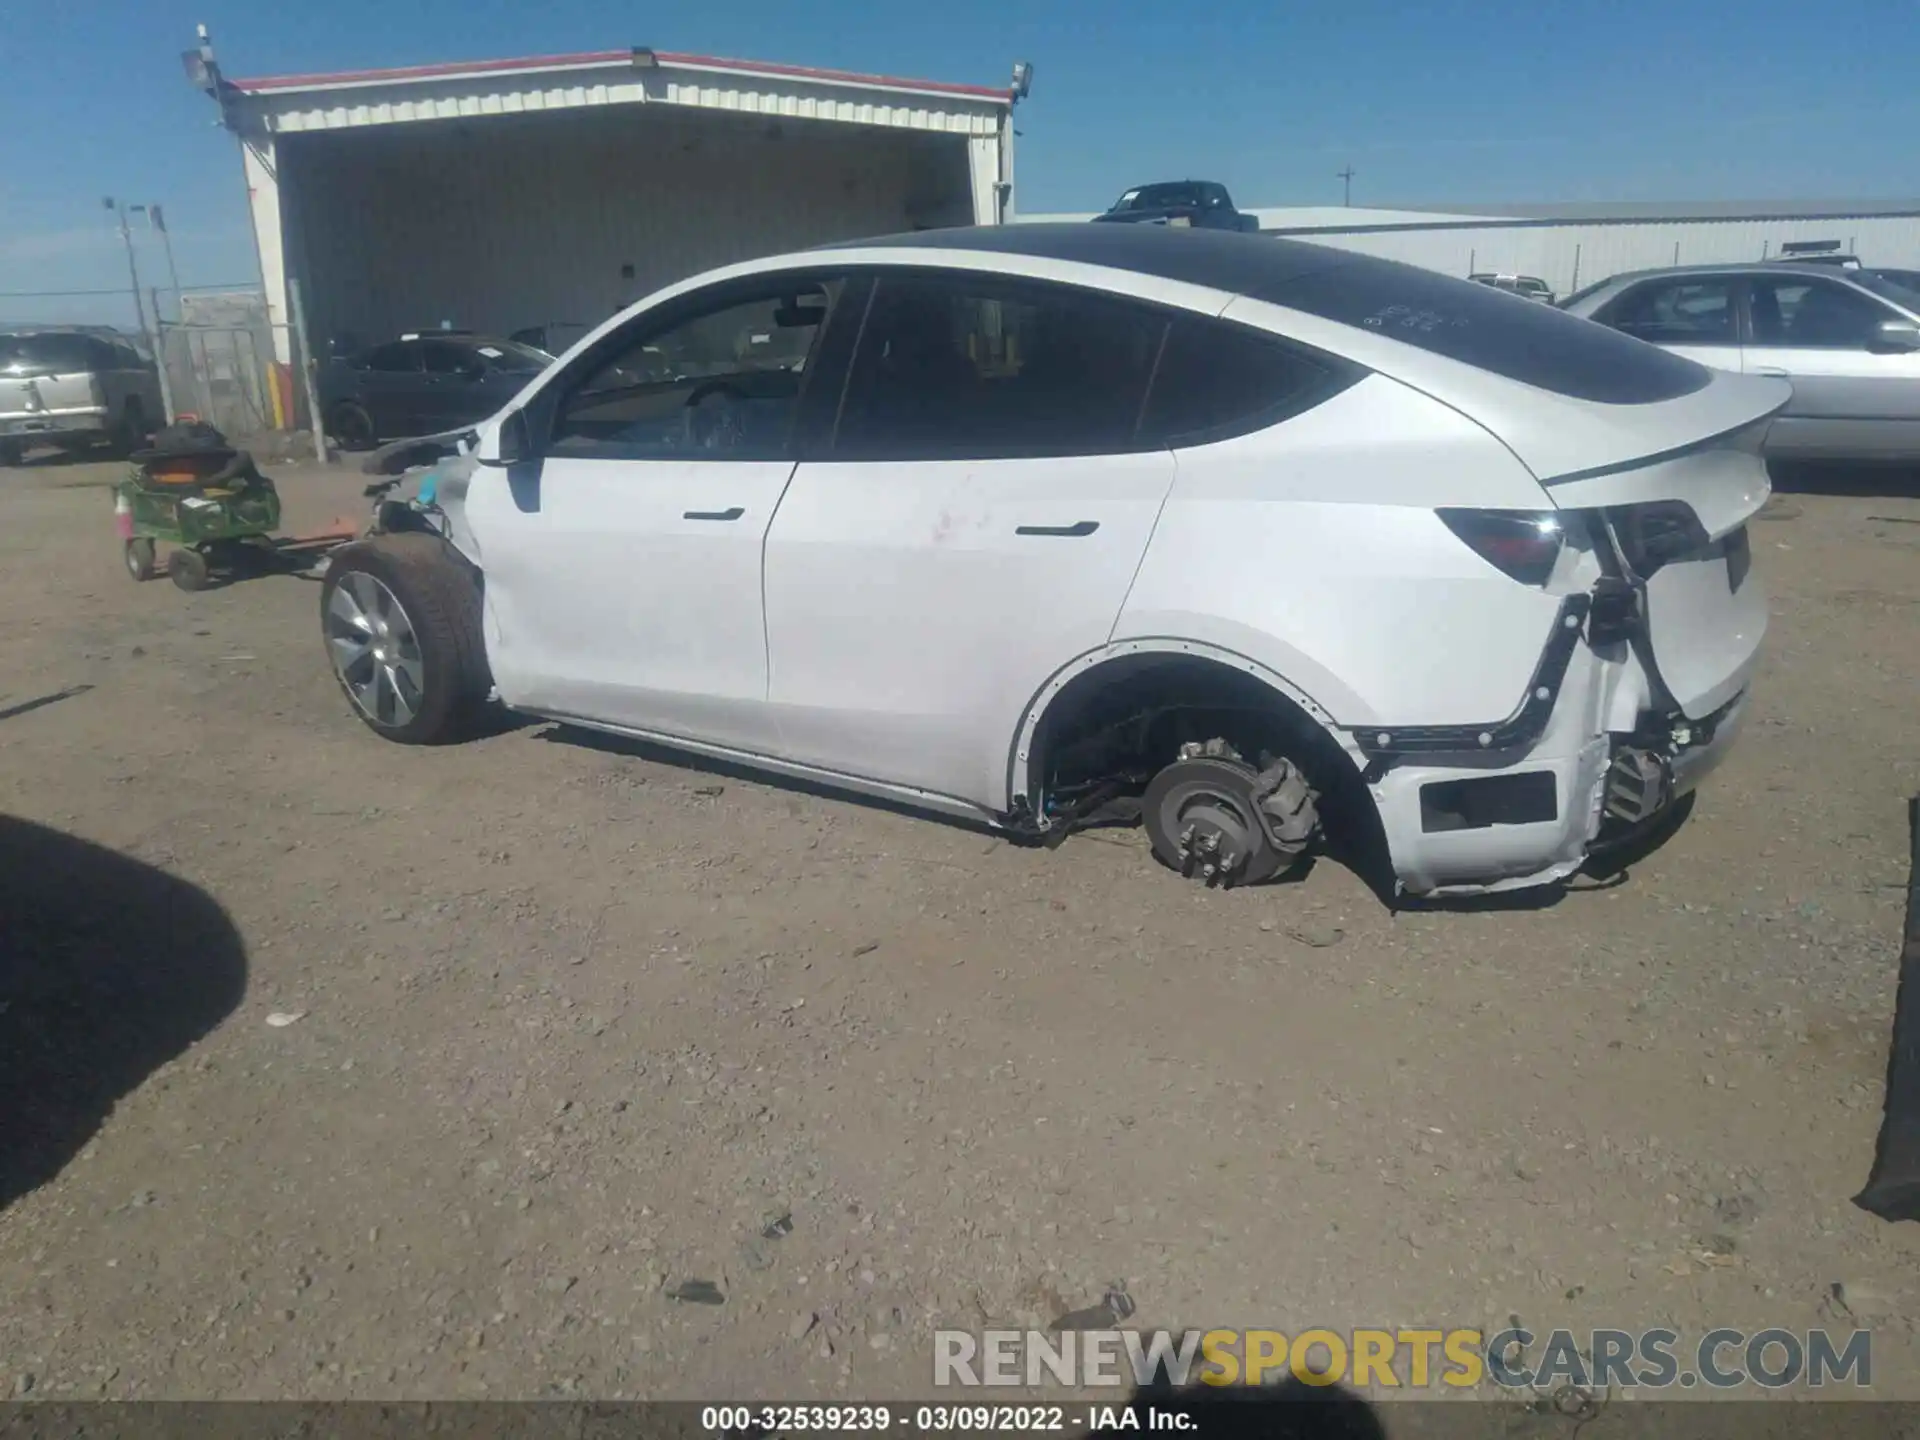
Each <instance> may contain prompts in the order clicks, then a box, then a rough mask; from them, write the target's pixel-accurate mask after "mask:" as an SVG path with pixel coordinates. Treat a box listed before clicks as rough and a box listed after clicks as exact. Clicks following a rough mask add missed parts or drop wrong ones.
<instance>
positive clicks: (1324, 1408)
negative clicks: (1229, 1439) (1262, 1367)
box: [1130, 1379, 1387, 1440]
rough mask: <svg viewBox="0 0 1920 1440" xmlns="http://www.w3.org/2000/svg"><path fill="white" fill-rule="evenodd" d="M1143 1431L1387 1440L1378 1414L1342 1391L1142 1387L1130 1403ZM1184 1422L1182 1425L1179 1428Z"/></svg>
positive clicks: (1294, 1386)
mask: <svg viewBox="0 0 1920 1440" xmlns="http://www.w3.org/2000/svg"><path fill="white" fill-rule="evenodd" d="M1130 1403H1131V1404H1132V1406H1133V1408H1134V1410H1135V1412H1136V1414H1137V1415H1139V1417H1140V1425H1139V1428H1140V1429H1141V1430H1143V1431H1145V1430H1166V1431H1169V1432H1172V1431H1184V1432H1185V1433H1187V1434H1191V1435H1206V1436H1214V1437H1218V1436H1242V1435H1247V1436H1253V1435H1258V1436H1269V1437H1272V1440H1386V1435H1387V1431H1386V1427H1385V1426H1384V1425H1383V1424H1382V1423H1381V1420H1380V1416H1379V1414H1378V1413H1377V1412H1376V1411H1375V1409H1374V1407H1373V1406H1372V1405H1370V1404H1369V1403H1368V1402H1367V1401H1366V1400H1365V1399H1363V1398H1362V1397H1361V1396H1360V1395H1358V1394H1356V1393H1355V1392H1354V1391H1352V1390H1349V1389H1347V1388H1346V1387H1345V1386H1342V1385H1308V1384H1306V1383H1305V1382H1303V1381H1300V1380H1294V1379H1289V1380H1287V1381H1286V1382H1285V1383H1284V1384H1280V1385H1257V1386H1256V1385H1220V1386H1215V1385H1206V1384H1196V1385H1189V1386H1186V1387H1185V1388H1184V1389H1174V1388H1172V1387H1170V1386H1169V1387H1165V1388H1162V1387H1158V1386H1143V1387H1141V1388H1140V1389H1138V1390H1136V1391H1135V1392H1134V1394H1133V1397H1132V1400H1131V1402H1130ZM1183 1420H1184V1422H1185V1423H1184V1424H1182V1423H1181V1422H1182V1421H1183Z"/></svg>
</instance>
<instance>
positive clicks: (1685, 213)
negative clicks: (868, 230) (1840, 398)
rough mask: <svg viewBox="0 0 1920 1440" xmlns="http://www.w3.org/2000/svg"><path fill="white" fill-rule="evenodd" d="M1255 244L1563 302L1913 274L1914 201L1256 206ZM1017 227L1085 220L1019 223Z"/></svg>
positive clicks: (1918, 243) (1918, 226)
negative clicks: (1722, 275)
mask: <svg viewBox="0 0 1920 1440" xmlns="http://www.w3.org/2000/svg"><path fill="white" fill-rule="evenodd" d="M1251 213H1252V214H1254V215H1256V216H1258V217H1259V220H1260V229H1261V231H1262V233H1264V234H1268V235H1290V236H1293V237H1294V238H1296V239H1300V240H1311V241H1314V242H1316V243H1318V244H1321V245H1335V246H1339V247H1340V248H1341V249H1345V250H1359V251H1363V252H1365V253H1366V254H1368V255H1380V256H1384V257H1385V258H1387V259H1389V260H1404V261H1406V262H1407V263H1409V264H1412V265H1420V266H1424V267H1425V268H1426V269H1429V270H1438V271H1441V272H1442V273H1444V274H1448V275H1470V274H1472V273H1474V272H1475V271H1488V270H1491V271H1498V272H1504V273H1506V274H1513V275H1535V276H1538V277H1539V278H1540V279H1542V280H1545V281H1546V282H1547V283H1548V284H1549V285H1551V286H1552V287H1553V289H1554V291H1555V293H1556V294H1559V295H1567V294H1570V293H1571V292H1572V291H1574V290H1577V289H1579V288H1580V287H1581V286H1583V285H1591V284H1593V283H1595V282H1596V281H1599V280H1605V279H1607V278H1608V277H1609V276H1613V275H1618V274H1620V273H1622V272H1623V271H1627V270H1647V269H1653V268H1655V267H1658V266H1662V265H1696V264H1712V263H1718V262H1721V261H1750V260H1764V259H1766V258H1768V257H1769V256H1775V255H1778V254H1779V253H1780V247H1781V246H1782V245H1783V244H1789V243H1792V242H1794V241H1807V240H1837V241H1838V242H1840V244H1841V245H1842V246H1843V247H1844V248H1846V249H1847V250H1850V251H1852V252H1853V253H1855V254H1857V255H1859V256H1861V257H1862V258H1863V259H1864V260H1866V261H1867V263H1869V264H1875V265H1891V266H1899V267H1902V268H1920V200H1900V201H1889V200H1875V201H1828V202H1796V201H1758V202H1746V203H1738V202H1724V201H1706V202H1699V203H1681V202H1661V203H1648V204H1570V205H1521V206H1507V207H1502V208H1500V209H1497V210H1496V209H1488V210H1481V209H1476V208H1471V207H1470V208H1465V209H1455V210H1447V211H1434V210H1388V209H1362V208H1360V207H1357V206H1356V207H1353V208H1351V209H1349V208H1346V207H1343V206H1311V207H1303V206H1296V207H1287V206H1280V207H1268V208H1264V209H1257V210H1254V211H1252V212H1251ZM1019 218H1020V219H1022V220H1036V221H1037V220H1065V219H1075V220H1080V219H1091V218H1092V216H1091V215H1072V216H1067V215H1023V216H1020V217H1019Z"/></svg>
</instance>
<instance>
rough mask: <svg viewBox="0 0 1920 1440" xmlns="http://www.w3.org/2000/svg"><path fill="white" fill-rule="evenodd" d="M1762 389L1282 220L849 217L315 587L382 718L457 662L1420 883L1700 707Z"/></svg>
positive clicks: (626, 726)
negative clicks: (867, 226) (417, 522)
mask: <svg viewBox="0 0 1920 1440" xmlns="http://www.w3.org/2000/svg"><path fill="white" fill-rule="evenodd" d="M1788 393H1789V391H1788V387H1787V386H1786V385H1785V384H1783V383H1781V382H1779V381H1776V380H1766V379H1758V378H1753V377H1743V376H1739V375H1731V374H1725V373H1721V372H1716V371H1712V370H1709V369H1707V368H1705V367H1703V366H1700V365H1697V364H1695V363H1693V362H1692V361H1690V360H1687V359H1684V358H1681V357H1678V356H1674V355H1670V354H1667V353H1665V352H1663V351H1661V350H1658V349H1656V348H1654V347H1653V346H1650V345H1646V344H1642V343H1641V342H1639V341H1637V340H1633V339H1630V338H1628V337H1626V336H1624V335H1620V334H1617V333H1615V332H1613V331H1610V330H1608V329H1606V328H1604V327H1602V326H1599V325H1595V324H1592V323H1590V322H1588V321H1585V320H1580V319H1576V318H1574V317H1573V316H1570V315H1566V314H1562V313H1560V312H1558V311H1556V310H1553V309H1551V308H1550V307H1547V306H1544V305H1538V304H1534V303H1532V302H1530V301H1528V300H1525V299H1522V298H1519V297H1517V296H1513V295H1508V294H1504V293H1502V292H1500V291H1498V290H1492V289H1489V288H1487V287H1485V286H1482V285H1474V284H1469V283H1467V282H1466V281H1462V280H1454V279H1449V278H1447V277H1444V276H1440V275H1436V274H1432V273H1430V272H1427V271H1423V270H1418V269H1413V268H1410V267H1407V266H1403V265H1397V264H1393V263H1389V262H1386V261H1381V260H1375V259H1371V258H1368V257H1365V256H1360V255H1354V254H1348V253H1343V252H1340V251H1335V250H1330V249H1325V248H1322V247H1319V246H1315V245H1309V244H1300V243H1292V242H1287V241H1277V240H1272V239H1266V238H1262V237H1259V236H1252V235H1238V234H1227V233H1213V232H1206V231H1180V230H1168V229H1161V228H1158V227H1150V226H1133V225H1124V226H1123V225H1019V226H1006V227H996V228H980V229H968V230H951V231H933V232H925V233H921V234H915V235H911V236H902V237H898V238H891V239H882V240H872V241H862V242H859V243H857V244H851V245H844V246H835V247H830V248H825V249H819V250H813V251H808V252H805V253H800V254H792V255H783V256H779V257H776V258H772V259H766V260H757V261H753V262H750V263H747V264H740V265H733V266H730V267H728V268H726V269H723V270H717V271H714V272H712V273H710V274H706V275H702V276H699V277H697V278H695V279H691V280H687V281H684V282H682V283H680V284H677V285H674V286H672V287H670V288H669V289H666V290H663V291H661V292H660V293H658V294H656V295H653V296H650V297H649V298H647V299H646V300H643V301H641V302H640V303H639V304H637V305H634V306H633V307H632V308H630V309H628V310H626V311H624V312H623V313H621V314H620V315H618V316H616V317H615V318H613V319H612V320H610V321H608V322H607V323H606V324H604V325H602V326H601V327H600V328H599V329H597V330H596V331H594V332H593V333H591V334H589V335H588V336H586V337H585V338H584V339H582V340H581V341H580V342H579V343H578V344H576V345H575V346H574V347H573V348H572V349H571V350H570V351H569V352H568V353H567V354H566V355H565V356H563V357H562V359H561V360H560V362H559V363H558V364H556V365H554V366H553V367H551V368H550V369H549V370H547V371H546V372H545V373H543V374H542V375H540V376H539V377H538V378H537V379H535V380H534V381H532V382H531V383H530V384H529V385H528V386H527V388H526V389H525V390H524V391H523V392H522V393H521V394H520V395H519V396H518V397H516V398H515V399H514V400H513V401H512V402H511V403H510V404H509V405H508V406H507V407H506V409H504V410H503V411H502V412H501V413H500V414H498V415H496V416H494V417H493V418H492V419H490V420H488V421H487V422H485V423H484V424H482V425H480V426H479V427H478V428H477V429H476V430H475V431H473V432H471V433H469V434H467V435H466V436H464V437H449V438H448V443H449V444H450V445H451V447H452V448H453V449H455V450H457V451H458V455H457V456H456V458H455V459H453V460H452V461H451V462H449V463H448V464H446V465H445V466H443V467H442V472H441V475H440V478H439V480H438V496H437V509H436V510H435V511H433V512H432V514H431V515H430V517H429V518H430V520H431V524H430V525H423V526H422V528H423V529H430V530H433V531H434V532H435V533H421V534H407V533H402V534H395V535H389V536H385V537H382V538H378V539H375V540H371V541H367V542H363V543H360V544H357V545H354V546H350V547H348V548H346V549H344V550H342V551H340V552H338V553H337V554H336V556H335V559H334V562H333V564H332V566H331V569H330V572H329V574H328V577H327V581H326V584H325V586H324V588H323V594H322V599H321V612H322V621H323V624H324V627H325V633H326V639H327V648H328V652H329V654H330V656H331V659H332V663H333V665H334V668H335V671H336V673H337V674H338V676H339V679H340V682H341V685H342V687H343V688H344V690H345V691H346V693H347V695H348V697H349V698H350V699H351V701H352V703H353V705H354V707H355V708H356V710H357V711H358V713H359V714H360V716H361V718H362V719H364V720H365V721H366V723H367V724H368V725H370V726H371V727H372V728H373V729H375V730H376V731H378V732H380V733H381V734H383V735H386V736H389V737H390V738H393V739H395V740H400V741H408V742H432V741H440V740H444V739H449V738H453V737H455V736H456V735H458V734H460V733H461V732H462V731H463V729H464V727H466V726H467V724H468V723H469V722H470V721H471V719H472V718H473V717H474V715H475V713H476V712H477V711H478V710H479V709H480V708H481V707H482V706H484V705H485V704H486V703H487V701H488V697H489V695H490V693H491V694H493V695H495V696H497V699H498V702H499V703H501V704H503V705H505V706H507V707H510V708H511V709H513V710H516V711H522V712H526V713H529V714H533V715H539V716H545V717H549V718H552V719H555V720H560V721H565V722H569V723H572V724H577V725H582V726H590V727H595V728H598V729H602V730H607V731H612V732H615V733H617V734H621V735H628V736H633V737H639V738H644V739H648V740H652V741H656V742H660V743H664V744H666V745H668V746H673V747H678V748H680V749H682V750H684V751H689V752H695V753H698V754H701V755H705V756H710V757H722V758H725V759H728V760H732V761H736V762H740V763H743V764H747V765H750V766H755V767H759V768H761V769H763V770H766V771H769V772H774V773H780V774H786V775H793V776H799V777H804V778H808V779H811V780H815V781H820V782H825V783H829V784H832V785H836V786H840V787H844V788H846V789H849V790H852V791H856V792H865V793H868V794H872V795H878V796H884V797H889V798H891V799H893V800H896V801H905V802H909V803H912V804H915V805H919V806H924V807H926V808H927V809H930V810H934V811H941V812H946V813H949V814H959V815H964V816H971V817H974V818H977V819H980V820H983V821H985V822H986V823H988V824H991V825H994V826H997V827H1001V828H1004V829H1007V830H1010V831H1013V832H1015V833H1016V834H1019V835H1024V836H1028V837H1033V838H1039V837H1057V836H1059V835H1062V834H1064V833H1066V832H1067V831H1068V830H1070V829H1072V828H1073V827H1075V826H1076V825H1080V824H1084V823H1088V822H1089V821H1090V820H1091V819H1093V818H1095V817H1111V816H1112V815H1113V814H1114V813H1115V812H1116V810H1118V809H1124V808H1126V807H1131V809H1132V810H1133V811H1135V812H1137V813H1138V814H1139V816H1140V818H1141V819H1142V820H1143V821H1144V823H1145V826H1146V828H1147V831H1148V834H1149V837H1150V839H1151V842H1152V846H1153V849H1154V852H1155V854H1156V855H1157V856H1158V857H1159V858H1160V859H1161V860H1162V861H1164V862H1166V863H1167V864H1168V865H1170V866H1172V867H1174V868H1176V869H1178V870H1180V871H1182V872H1184V873H1186V874H1187V875H1190V876H1193V877H1195V878H1197V879H1200V880H1203V881H1206V882H1208V883H1210V884H1214V885H1237V884H1248V883H1254V882H1257V881H1260V880H1263V879H1268V878H1271V877H1273V876H1276V875H1278V874H1279V873H1280V872H1282V871H1283V870H1285V869H1286V868H1288V867H1289V865H1291V864H1292V863H1293V862H1294V861H1295V860H1296V859H1298V858H1299V857H1300V856H1301V855H1302V854H1303V853H1304V852H1305V851H1306V850H1307V849H1308V848H1309V846H1310V844H1311V843H1312V840H1313V837H1314V835H1315V833H1316V831H1317V830H1318V828H1319V824H1320V819H1321V815H1322V812H1325V813H1326V818H1327V819H1328V820H1329V821H1331V820H1333V819H1334V814H1333V811H1334V810H1335V809H1336V808H1338V807H1341V806H1348V807H1353V810H1354V811H1357V812H1362V813H1357V814H1350V815H1349V816H1347V817H1346V818H1349V819H1354V820H1357V821H1358V822H1360V823H1361V824H1362V825H1364V827H1366V828H1367V829H1368V830H1369V831H1372V833H1375V834H1377V835H1379V836H1380V837H1383V839H1384V842H1385V849H1386V852H1387V854H1388V855H1389V857H1390V859H1391V864H1392V868H1393V871H1394V874H1395V875H1396V876H1397V880H1398V884H1399V886H1400V887H1401V888H1402V889H1403V890H1404V891H1406V892H1410V893H1413V894H1423V895H1424V894H1446V893H1471V892H1477V891H1485V890H1492V889H1502V888H1509V887H1514V886H1521V885H1530V884H1541V883H1547V882H1551V881H1554V880H1557V879H1560V878H1562V877H1564V876H1566V875H1568V874H1569V873H1571V872H1572V871H1573V870H1575V869H1577V868H1578V867H1579V866H1580V865H1581V863H1582V862H1583V860H1584V859H1585V858H1586V857H1587V855H1588V854H1589V853H1590V851H1591V850H1592V848H1593V847H1594V846H1595V845H1596V844H1597V843H1601V842H1603V841H1605V840H1606V839H1608V838H1610V837H1611V836H1612V835H1614V834H1615V833H1616V832H1622V831H1625V830H1628V829H1629V828H1630V827H1635V826H1641V825H1645V824H1647V823H1650V822H1651V821H1653V820H1654V819H1656V818H1657V817H1658V816H1659V815H1660V814H1662V812H1663V811H1665V809H1666V808H1667V807H1669V806H1671V805H1672V804H1673V803H1674V801H1675V800H1676V799H1677V798H1678V797H1680V796H1682V795H1684V794H1686V793H1688V792H1689V791H1690V790H1691V789H1692V788H1693V787H1694V786H1695V785H1696V784H1698V782H1699V781H1700V779H1701V777H1702V776H1704V775H1705V774H1706V773H1707V772H1708V771H1709V770H1710V769H1712V768H1713V766H1714V765H1715V764H1716V763H1717V762H1718V761H1719V760H1720V758H1721V757H1722V756H1723V755H1724V754H1725V752H1726V750H1727V747H1728V745H1729V743H1730V742H1731V740H1732V738H1733V736H1734V733H1735V730H1736V728H1737V726H1738V724H1739V721H1740V717H1741V711H1742V708H1743V706H1744V705H1745V703H1746V698H1747V692H1748V686H1749V681H1750V679H1751V677H1752V675H1753V673H1754V669H1755V665H1756V660H1757V656H1758V652H1759V648H1760V643H1761V637H1762V634H1763V632H1764V631H1765V629H1766V621H1767V607H1766V602H1765V599H1764V597H1763V595H1762V593H1761V589H1760V586H1759V584H1758V581H1757V579H1756V577H1755V576H1754V575H1753V574H1752V573H1751V571H1750V566H1749V558H1748V549H1747V538H1746V530H1745V526H1746V523H1747V521H1748V519H1749V518H1750V517H1751V516H1752V515H1753V514H1754V512H1755V511H1756V510H1757V509H1759V507H1760V506H1761V504H1762V503H1763V502H1764V501H1765V500H1766V498H1767V494H1768V484H1767V478H1766V472H1765V470H1764V468H1763V466H1762V464H1761V461H1760V458H1759V450H1758V445H1759V437H1760V434H1761V432H1762V431H1763V430H1764V428H1765V426H1766V423H1767V421H1768V419H1769V417H1771V416H1772V415H1773V414H1774V413H1775V412H1776V411H1777V410H1779V409H1780V407H1781V406H1782V405H1783V404H1784V403H1785V401H1786V400H1787V398H1788ZM1376 820H1377V826H1378V828H1377V831H1376V830H1373V827H1374V826H1375V823H1376Z"/></svg>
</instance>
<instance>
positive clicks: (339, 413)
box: [327, 400, 380, 450]
mask: <svg viewBox="0 0 1920 1440" xmlns="http://www.w3.org/2000/svg"><path fill="white" fill-rule="evenodd" d="M327 434H329V435H331V436H332V437H333V438H334V439H335V440H337V441H339V442H340V448H341V449H342V450H371V449H373V447H374V446H376V445H378V444H379V443H380V435H379V432H378V431H376V430H375V429H374V428H373V416H371V415H369V414H368V413H367V409H366V407H365V406H364V405H356V404H354V402H353V401H351V400H342V401H341V402H340V403H339V404H338V405H335V406H334V407H333V409H331V410H329V411H328V412H327Z"/></svg>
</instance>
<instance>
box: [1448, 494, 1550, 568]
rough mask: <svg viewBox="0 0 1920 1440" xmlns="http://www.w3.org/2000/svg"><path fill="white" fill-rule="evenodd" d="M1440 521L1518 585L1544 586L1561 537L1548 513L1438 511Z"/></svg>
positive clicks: (1547, 511)
mask: <svg viewBox="0 0 1920 1440" xmlns="http://www.w3.org/2000/svg"><path fill="white" fill-rule="evenodd" d="M1436 513H1438V515H1439V516H1440V521H1441V523H1442V524H1444V525H1445V526H1446V527H1447V528H1448V529H1449V530H1451V531H1452V532H1453V533H1454V534H1455V535H1457V536H1458V537H1459V538H1460V540H1461V541H1462V542H1463V543H1464V544H1465V545H1466V547H1467V548H1468V549H1469V550H1471V551H1473V553H1474V554H1476V555H1478V556H1479V557H1480V558H1481V559H1482V560H1484V561H1486V562H1487V563H1488V564H1489V565H1491V566H1493V567H1494V569H1496V570H1498V571H1500V573H1501V574H1503V575H1506V576H1508V577H1510V578H1512V579H1514V580H1518V581H1519V582H1520V583H1521V584H1522V585H1544V584H1546V583H1547V580H1548V579H1549V577H1551V576H1552V574H1553V566H1554V562H1555V561H1557V560H1558V559H1559V558H1560V547H1561V545H1562V544H1563V543H1564V539H1565V537H1564V535H1563V533H1562V531H1561V528H1560V516H1559V514H1558V513H1557V512H1555V511H1552V510H1441V511H1438V512H1436Z"/></svg>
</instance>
